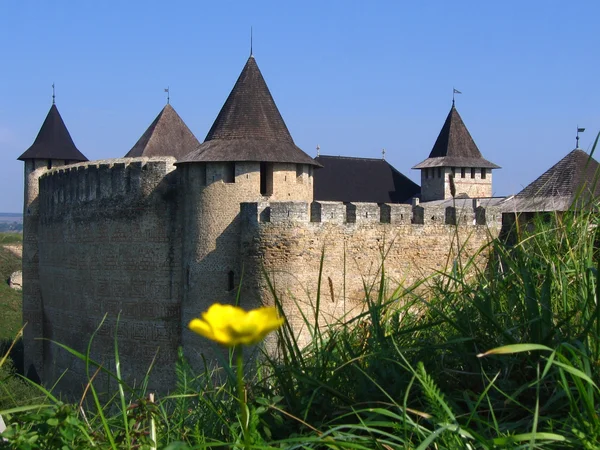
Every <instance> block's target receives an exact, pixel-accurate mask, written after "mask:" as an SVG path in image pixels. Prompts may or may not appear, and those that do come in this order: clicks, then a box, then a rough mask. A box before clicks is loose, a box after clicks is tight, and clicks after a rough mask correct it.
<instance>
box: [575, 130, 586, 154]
mask: <svg viewBox="0 0 600 450" xmlns="http://www.w3.org/2000/svg"><path fill="white" fill-rule="evenodd" d="M584 131H585V128H580V127H579V125H577V136H576V137H575V148H579V133H583V132H584Z"/></svg>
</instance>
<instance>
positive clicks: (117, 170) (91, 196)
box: [39, 157, 176, 217]
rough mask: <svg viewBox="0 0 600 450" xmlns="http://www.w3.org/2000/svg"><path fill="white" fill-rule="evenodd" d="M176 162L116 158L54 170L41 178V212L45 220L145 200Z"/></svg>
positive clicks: (173, 159) (173, 167) (143, 158)
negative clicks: (88, 206)
mask: <svg viewBox="0 0 600 450" xmlns="http://www.w3.org/2000/svg"><path fill="white" fill-rule="evenodd" d="M175 161H176V160H175V158H172V157H167V158H145V157H142V158H119V159H106V160H99V161H91V162H85V163H79V164H73V165H69V166H64V167H57V168H54V169H51V170H48V171H46V172H45V173H44V174H43V175H41V176H40V179H39V185H40V209H41V213H42V215H44V216H46V217H48V216H53V215H56V214H59V215H60V214H61V213H63V212H64V211H65V210H66V209H73V208H76V207H78V206H81V205H84V204H90V203H94V202H98V201H104V202H108V201H112V200H114V201H115V202H119V203H128V204H129V203H132V202H135V201H139V200H141V199H143V198H146V197H148V196H149V195H150V194H151V193H152V192H154V191H155V190H156V189H157V188H158V186H159V185H160V184H161V183H162V182H163V180H164V179H165V176H166V175H167V174H169V173H170V172H173V171H174V170H175V166H174V165H173V164H174V163H175Z"/></svg>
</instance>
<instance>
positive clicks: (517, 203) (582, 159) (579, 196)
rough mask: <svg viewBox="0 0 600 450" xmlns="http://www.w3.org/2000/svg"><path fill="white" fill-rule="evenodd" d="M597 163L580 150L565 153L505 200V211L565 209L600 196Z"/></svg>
mask: <svg viewBox="0 0 600 450" xmlns="http://www.w3.org/2000/svg"><path fill="white" fill-rule="evenodd" d="M599 168H600V164H598V162H597V161H596V160H595V159H594V158H592V157H591V156H590V155H588V154H587V153H586V152H584V151H583V150H581V149H575V150H572V151H571V152H570V153H569V154H568V155H567V156H565V157H564V158H563V159H561V160H560V161H559V162H557V163H556V164H555V165H553V166H552V167H551V168H550V169H548V170H547V171H546V172H544V173H543V174H542V175H540V176H539V177H538V178H537V179H536V180H534V181H533V182H532V183H530V184H529V185H527V186H526V187H525V188H524V189H523V190H522V191H521V192H519V193H518V194H517V195H515V196H514V197H512V198H509V199H507V201H506V205H505V208H504V209H505V211H508V212H510V211H516V212H527V211H529V212H534V211H566V210H568V209H569V208H570V207H571V206H572V205H573V203H577V204H578V205H585V204H586V203H587V202H588V201H590V200H591V199H593V198H596V197H598V196H600V179H599V177H600V169H599Z"/></svg>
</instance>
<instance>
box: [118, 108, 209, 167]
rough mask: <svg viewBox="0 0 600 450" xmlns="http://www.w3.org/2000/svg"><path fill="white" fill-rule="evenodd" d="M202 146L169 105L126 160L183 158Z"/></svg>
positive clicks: (127, 155) (128, 154)
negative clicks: (138, 158) (140, 157)
mask: <svg viewBox="0 0 600 450" xmlns="http://www.w3.org/2000/svg"><path fill="white" fill-rule="evenodd" d="M199 145H200V142H198V139H196V136H194V134H193V133H192V132H191V131H190V129H189V128H188V126H187V125H186V124H185V122H184V121H183V120H182V119H181V117H179V114H177V112H176V111H175V110H174V109H173V107H172V106H171V105H169V104H167V105H166V106H165V107H164V108H163V109H162V110H161V112H160V113H158V116H156V119H154V122H152V123H151V124H150V126H149V127H148V129H147V130H146V132H145V133H144V134H143V135H142V137H141V138H140V139H139V140H138V141H137V142H136V144H135V145H134V146H133V147H132V149H131V150H129V152H128V153H127V154H126V155H125V158H136V157H139V156H147V157H152V156H173V157H175V158H181V157H183V156H185V155H187V154H188V153H190V152H191V151H192V150H195V149H196V148H198V146H199Z"/></svg>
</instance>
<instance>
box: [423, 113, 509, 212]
mask: <svg viewBox="0 0 600 450" xmlns="http://www.w3.org/2000/svg"><path fill="white" fill-rule="evenodd" d="M499 168H500V166H497V165H496V164H494V163H492V162H490V161H488V160H486V159H485V158H483V156H482V155H481V152H480V151H479V149H478V148H477V145H476V144H475V141H473V138H472V137H471V134H470V133H469V130H467V127H466V126H465V124H464V122H463V120H462V118H461V117H460V114H458V111H457V110H456V107H455V106H454V102H452V108H451V109H450V113H448V117H447V118H446V121H445V122H444V126H443V127H442V130H441V131H440V134H439V136H438V138H437V140H436V141H435V144H434V146H433V149H432V150H431V153H430V154H429V158H427V159H426V160H425V161H423V162H421V163H419V164H417V165H416V166H414V167H413V169H420V170H421V200H422V201H431V200H445V199H448V198H451V197H452V193H451V189H450V181H449V178H450V177H453V179H454V185H455V189H456V191H455V196H456V197H472V198H478V197H491V196H492V192H493V191H492V169H499Z"/></svg>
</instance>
